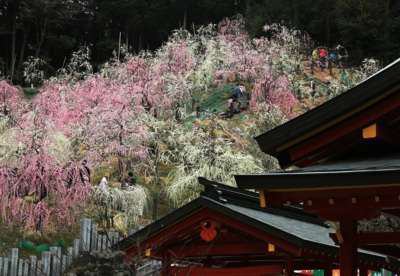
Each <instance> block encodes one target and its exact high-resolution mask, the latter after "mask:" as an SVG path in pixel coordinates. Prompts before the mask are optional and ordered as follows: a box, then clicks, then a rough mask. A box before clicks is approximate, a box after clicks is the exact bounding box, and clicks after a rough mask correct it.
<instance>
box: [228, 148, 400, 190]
mask: <svg viewBox="0 0 400 276" xmlns="http://www.w3.org/2000/svg"><path fill="white" fill-rule="evenodd" d="M235 179H236V183H237V185H238V187H240V188H242V189H258V188H261V189H291V188H325V187H335V186H336V187H339V186H340V187H341V186H371V185H374V186H375V185H388V184H393V183H400V157H399V156H392V157H385V158H371V159H366V160H349V161H341V162H336V163H326V164H322V165H315V166H310V167H307V168H304V169H296V170H288V171H279V172H271V173H266V174H259V175H237V176H235ZM399 185H400V184H399Z"/></svg>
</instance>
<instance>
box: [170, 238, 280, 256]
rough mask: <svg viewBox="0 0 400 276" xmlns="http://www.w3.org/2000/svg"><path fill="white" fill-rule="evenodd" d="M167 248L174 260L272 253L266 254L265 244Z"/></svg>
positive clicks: (193, 245) (201, 245)
mask: <svg viewBox="0 0 400 276" xmlns="http://www.w3.org/2000/svg"><path fill="white" fill-rule="evenodd" d="M181 249H182V246H174V247H168V250H169V251H171V252H173V256H174V257H175V258H179V259H182V258H187V257H207V256H240V255H271V254H274V252H268V250H267V244H266V243H262V242H261V243H260V242H259V243H248V242H242V243H240V242H239V243H221V244H219V243H212V244H199V243H193V244H189V245H187V246H185V248H184V249H183V250H181Z"/></svg>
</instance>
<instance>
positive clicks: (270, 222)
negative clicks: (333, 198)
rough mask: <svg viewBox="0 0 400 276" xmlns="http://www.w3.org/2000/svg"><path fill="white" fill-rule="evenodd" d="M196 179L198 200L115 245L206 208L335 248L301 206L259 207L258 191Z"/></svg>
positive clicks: (301, 242) (306, 243)
mask: <svg viewBox="0 0 400 276" xmlns="http://www.w3.org/2000/svg"><path fill="white" fill-rule="evenodd" d="M199 182H200V183H201V184H202V185H203V186H204V187H205V191H204V192H203V193H202V195H201V196H200V197H199V198H198V199H196V200H193V201H191V202H190V203H188V204H186V205H184V206H183V207H181V208H179V209H177V210H174V211H172V212H171V213H170V214H168V215H166V216H165V217H163V218H161V219H159V220H157V221H155V222H153V223H151V224H149V225H147V226H146V227H144V228H142V229H140V230H139V231H137V232H135V233H133V234H132V235H130V236H129V237H127V238H126V239H124V240H122V241H120V242H119V243H118V244H117V245H116V246H115V247H116V248H119V249H120V250H127V249H129V248H131V247H132V246H135V245H137V244H140V243H142V242H144V241H145V240H146V239H149V238H151V237H152V236H154V235H156V234H157V233H159V232H161V231H162V230H164V229H167V228H168V227H169V226H172V225H174V224H177V223H179V222H180V221H182V220H183V219H185V218H187V217H189V216H191V215H193V214H195V213H196V211H198V210H200V209H201V208H208V209H210V210H212V211H215V212H218V213H222V214H223V215H226V216H228V217H231V218H233V219H235V220H238V221H240V222H242V223H245V224H247V225H250V226H252V227H255V228H257V229H259V230H262V231H265V232H267V233H269V234H271V235H274V236H276V237H279V238H283V239H285V240H286V241H289V242H291V243H293V244H294V245H295V246H298V247H299V248H303V247H311V248H316V249H322V250H329V251H335V252H336V250H338V247H337V246H336V245H335V243H334V242H333V241H332V239H331V238H330V234H331V233H333V232H335V230H334V229H333V228H330V227H329V226H328V225H327V224H325V223H324V222H323V221H322V220H320V219H318V218H317V217H315V216H313V215H310V214H307V213H305V212H303V211H302V209H300V208H297V207H290V206H289V207H282V208H260V207H259V206H258V193H254V192H248V191H242V190H239V189H237V188H233V187H229V186H226V185H223V184H220V183H217V182H213V181H209V180H206V179H204V178H200V179H199ZM359 252H360V254H362V255H363V256H364V257H365V258H372V259H373V260H381V259H385V258H386V256H385V255H381V254H379V253H375V252H370V251H365V250H359Z"/></svg>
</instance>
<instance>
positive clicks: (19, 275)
mask: <svg viewBox="0 0 400 276" xmlns="http://www.w3.org/2000/svg"><path fill="white" fill-rule="evenodd" d="M23 268H24V260H19V262H18V274H17V275H18V276H22V270H23Z"/></svg>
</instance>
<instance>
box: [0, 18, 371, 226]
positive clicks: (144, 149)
mask: <svg viewBox="0 0 400 276" xmlns="http://www.w3.org/2000/svg"><path fill="white" fill-rule="evenodd" d="M265 31H266V32H267V33H266V34H268V35H267V36H265V37H260V38H257V39H251V38H250V37H249V35H248V34H247V33H246V32H245V31H244V22H243V20H242V19H241V18H234V19H226V20H224V21H222V22H221V23H220V24H218V26H214V25H209V26H204V27H201V28H199V29H197V30H195V31H193V32H188V31H184V30H177V31H175V32H174V33H173V34H172V35H171V37H170V39H169V40H168V41H167V42H166V43H165V44H164V45H163V46H162V47H161V48H160V49H159V50H157V51H155V52H141V53H140V54H136V55H134V54H131V53H129V51H127V50H126V49H125V48H124V47H121V49H118V50H117V52H116V53H115V56H114V57H113V58H112V59H111V60H110V61H109V62H108V63H106V64H104V65H103V66H102V68H101V69H100V70H99V71H98V72H96V73H94V72H93V70H92V68H91V66H90V60H89V52H88V49H86V48H82V49H81V50H80V51H79V52H77V53H76V54H75V55H74V56H73V57H72V58H71V60H70V62H69V63H68V64H67V65H66V66H64V68H62V69H61V70H60V72H59V74H58V75H57V76H56V77H53V78H51V79H48V80H40V78H39V79H38V77H37V76H39V77H40V76H41V75H42V74H41V70H42V69H41V68H40V62H39V63H36V64H38V66H35V65H33V66H31V67H29V68H30V70H29V71H27V72H26V77H27V80H29V79H30V80H34V81H35V85H38V84H40V87H39V90H38V93H37V95H35V96H34V97H33V98H32V99H28V98H26V97H25V96H24V95H23V92H22V89H21V88H19V87H16V86H13V85H11V84H10V83H9V82H7V81H6V80H2V81H1V82H0V212H1V215H0V216H1V217H0V219H1V222H2V223H3V224H7V225H12V226H14V227H19V228H21V229H30V230H34V231H39V232H46V231H49V230H53V231H54V230H56V229H59V228H66V227H67V228H68V227H70V226H72V225H74V224H75V223H76V222H77V221H79V219H80V218H81V216H82V215H83V214H85V215H86V216H87V215H89V216H94V217H96V218H97V219H99V220H104V219H105V220H107V223H108V222H109V223H108V225H109V224H115V223H118V221H120V222H121V223H122V224H123V225H125V226H132V225H134V224H136V223H138V221H139V220H140V219H142V218H143V217H147V218H150V217H151V218H152V219H155V218H157V217H158V216H159V213H160V212H165V209H168V208H171V207H173V206H179V205H181V204H183V203H185V202H187V201H188V200H190V199H192V198H194V197H196V195H197V193H198V191H199V187H198V186H197V185H198V184H197V177H199V176H204V177H207V178H209V179H213V180H215V181H221V182H225V183H230V184H233V179H232V175H233V174H250V173H257V172H261V171H265V170H266V169H271V168H274V166H276V165H275V163H274V161H273V160H272V159H270V158H269V157H267V156H264V155H263V154H261V153H260V152H259V151H258V150H257V149H256V147H255V146H254V144H253V142H252V139H251V138H250V137H251V136H252V135H253V134H254V132H255V131H256V129H257V130H258V131H259V130H267V129H268V128H271V127H273V126H274V125H277V124H279V123H281V122H283V121H285V120H287V119H289V118H292V117H294V116H296V115H298V114H300V113H301V112H303V111H304V110H305V109H306V108H309V107H310V105H315V104H316V103H315V102H312V101H311V98H312V97H311V96H312V95H311V94H312V93H314V92H315V91H313V90H312V89H311V88H310V86H309V79H308V77H307V76H306V74H305V73H304V71H305V67H306V66H307V64H306V62H305V61H306V60H307V55H308V54H309V53H308V50H309V49H310V46H311V44H312V41H311V39H310V38H309V37H308V36H307V35H306V34H304V33H302V32H299V31H296V30H292V29H289V28H287V27H285V26H281V25H271V26H266V27H265ZM367 71H368V73H371V68H368V70H365V68H364V69H363V68H360V69H352V70H351V71H350V70H349V71H346V72H344V73H346V74H349V77H348V79H347V81H346V82H344V81H343V79H341V78H335V77H333V78H332V79H331V80H330V81H329V83H325V84H323V85H322V86H321V89H320V94H319V97H320V98H321V99H322V100H325V99H328V98H330V97H332V96H334V95H337V94H338V93H340V92H342V91H344V90H346V89H347V88H348V87H349V86H352V85H354V84H355V83H357V82H358V81H360V80H362V79H363V78H365V77H366V72H367ZM342 73H343V72H342ZM349 80H350V81H349ZM238 82H240V83H243V84H245V86H246V88H247V90H248V91H249V92H250V96H251V98H250V107H249V109H248V110H247V111H245V112H243V113H242V114H239V115H237V116H236V117H234V118H232V119H230V120H223V119H221V118H218V116H217V115H216V114H215V111H214V110H212V109H211V110H207V106H205V107H204V106H203V107H202V109H201V110H200V113H203V116H200V117H199V116H196V115H195V113H196V110H197V111H199V110H198V109H199V108H198V107H199V106H201V104H202V102H203V101H204V99H206V98H207V97H210V96H211V95H213V93H216V92H215V91H220V90H218V89H217V88H218V87H225V86H227V85H229V84H235V83H238ZM227 89H228V88H227ZM218 93H219V92H218ZM310 101H311V102H310ZM220 104H221V105H222V106H223V105H224V102H221V103H220ZM132 174H133V175H134V176H135V181H134V182H135V183H134V184H132V183H131V185H128V187H127V188H125V189H126V191H128V192H124V191H122V190H121V183H122V184H123V183H124V182H126V181H127V180H126V179H127V178H128V177H131V178H132ZM104 176H105V177H106V178H107V179H108V180H109V187H108V189H106V190H104V189H103V190H101V189H99V187H98V186H97V184H98V182H99V181H100V179H101V178H102V177H104ZM146 207H147V209H149V210H152V212H147V213H148V214H146ZM163 208H164V209H163ZM163 210H164V211H163ZM107 223H106V224H107Z"/></svg>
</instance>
